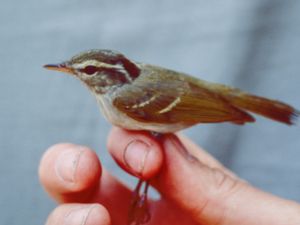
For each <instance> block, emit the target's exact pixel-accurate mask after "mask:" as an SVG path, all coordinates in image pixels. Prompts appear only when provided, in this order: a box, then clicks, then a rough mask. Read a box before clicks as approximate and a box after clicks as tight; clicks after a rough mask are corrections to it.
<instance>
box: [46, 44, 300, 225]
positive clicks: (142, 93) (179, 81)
mask: <svg viewBox="0 0 300 225" xmlns="http://www.w3.org/2000/svg"><path fill="white" fill-rule="evenodd" d="M44 67H45V68H46V69H50V70H55V71H60V72H65V73H68V74H71V75H72V76H74V77H76V78H78V79H79V80H80V81H81V82H82V83H83V84H84V85H85V86H86V87H87V88H88V89H89V90H90V92H91V93H92V94H93V95H94V96H95V97H96V100H97V102H98V105H99V106H100V110H101V111H102V113H103V115H104V117H105V118H106V119H107V120H108V121H109V122H110V123H111V124H113V125H115V126H118V127H121V128H124V129H128V130H144V131H145V130H146V131H149V132H151V133H152V134H154V135H158V134H165V133H174V132H177V131H180V130H183V129H185V128H188V127H191V126H194V125H196V124H201V123H222V122H230V123H233V124H237V125H244V124H247V123H253V122H255V118H254V117H253V115H252V113H254V114H258V115H261V116H264V117H266V118H269V119H272V120H274V121H277V122H281V123H284V124H287V125H292V124H294V123H295V122H296V120H297V118H298V117H299V115H300V112H299V110H297V109H295V108H294V107H292V106H290V105H288V104H286V103H283V102H281V101H278V100H272V99H269V98H265V97H260V96H257V95H253V94H250V93H247V92H244V91H242V90H240V89H238V88H233V87H230V86H226V85H223V84H217V83H212V82H208V81H205V80H201V79H198V78H196V77H193V76H191V75H188V74H185V73H181V72H177V71H174V70H170V69H166V68H163V67H160V66H155V65H151V64H146V63H141V62H136V61H134V60H131V59H128V58H127V57H126V56H125V55H123V54H122V53H120V52H118V51H113V50H106V49H93V50H88V51H85V52H82V53H79V54H77V55H75V56H73V57H72V58H71V59H70V60H67V61H64V62H62V63H58V64H47V65H45V66H44ZM142 182H143V181H142V180H140V181H139V183H138V185H137V187H136V189H135V191H134V193H135V195H136V196H135V197H134V198H133V204H132V207H131V208H132V209H133V210H131V211H133V214H135V212H134V211H138V210H140V211H144V212H145V211H147V210H146V206H145V204H146V203H145V202H146V197H147V189H148V182H147V181H146V185H145V189H144V192H143V193H142V194H139V192H140V188H141V185H142ZM139 207H140V208H139ZM136 214H139V212H137V213H136ZM145 214H147V213H145ZM130 217H131V219H130V220H131V221H132V220H138V221H137V222H136V224H142V223H144V222H146V221H147V220H148V219H149V216H148V215H146V216H140V217H142V218H137V217H139V215H133V216H132V215H131V216H130Z"/></svg>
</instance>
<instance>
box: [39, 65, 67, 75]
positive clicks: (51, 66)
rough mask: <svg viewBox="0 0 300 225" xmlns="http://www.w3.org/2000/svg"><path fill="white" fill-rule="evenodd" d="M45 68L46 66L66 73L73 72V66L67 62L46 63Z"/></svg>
mask: <svg viewBox="0 0 300 225" xmlns="http://www.w3.org/2000/svg"><path fill="white" fill-rule="evenodd" d="M44 68H46V69H48V70H56V71H60V72H64V73H70V74H73V70H72V68H70V67H69V66H67V64H66V63H59V64H47V65H44Z"/></svg>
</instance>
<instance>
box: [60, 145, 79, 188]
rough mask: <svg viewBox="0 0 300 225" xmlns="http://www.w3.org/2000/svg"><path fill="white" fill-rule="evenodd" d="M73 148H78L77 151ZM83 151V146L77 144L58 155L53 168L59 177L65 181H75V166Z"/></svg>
mask: <svg viewBox="0 0 300 225" xmlns="http://www.w3.org/2000/svg"><path fill="white" fill-rule="evenodd" d="M74 148H78V151H74ZM83 152H84V149H83V147H81V146H77V147H73V148H72V149H67V150H65V151H64V152H62V153H61V154H60V155H59V156H58V159H57V160H56V165H55V169H56V174H57V176H58V177H59V178H60V179H62V180H63V181H65V182H69V183H75V176H76V168H77V165H78V162H79V160H80V156H81V155H82V153H83Z"/></svg>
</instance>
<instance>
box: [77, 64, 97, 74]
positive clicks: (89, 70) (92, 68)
mask: <svg viewBox="0 0 300 225" xmlns="http://www.w3.org/2000/svg"><path fill="white" fill-rule="evenodd" d="M97 71H99V68H98V67H96V66H87V67H85V68H83V69H80V72H82V73H85V74H88V75H92V74H94V73H96V72H97Z"/></svg>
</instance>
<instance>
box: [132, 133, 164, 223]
mask: <svg viewBox="0 0 300 225" xmlns="http://www.w3.org/2000/svg"><path fill="white" fill-rule="evenodd" d="M150 134H151V136H153V137H154V138H155V139H157V140H158V141H160V140H161V139H162V137H163V136H164V135H163V134H162V133H158V132H154V131H150ZM143 184H144V185H143ZM142 187H144V190H143V191H142V192H141V188H142ZM148 188H149V181H147V180H142V179H140V180H139V182H138V184H137V185H136V187H135V189H134V191H133V196H132V202H131V205H130V208H129V216H128V224H129V225H140V224H144V223H146V222H148V221H149V220H150V218H151V216H150V212H149V208H148V196H147V194H148Z"/></svg>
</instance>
